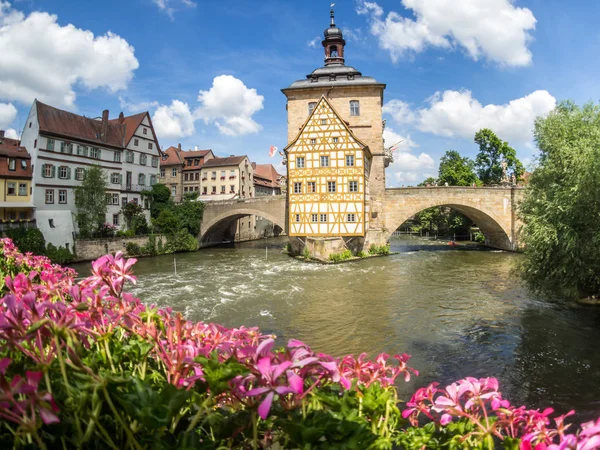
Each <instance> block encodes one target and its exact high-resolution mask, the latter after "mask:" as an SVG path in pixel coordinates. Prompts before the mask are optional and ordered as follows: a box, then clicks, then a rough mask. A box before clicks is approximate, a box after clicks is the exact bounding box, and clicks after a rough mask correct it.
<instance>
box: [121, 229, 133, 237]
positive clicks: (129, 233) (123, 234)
mask: <svg viewBox="0 0 600 450" xmlns="http://www.w3.org/2000/svg"><path fill="white" fill-rule="evenodd" d="M116 236H117V237H134V236H135V231H134V230H132V229H129V230H119V231H117V233H116Z"/></svg>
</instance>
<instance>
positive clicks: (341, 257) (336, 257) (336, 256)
mask: <svg viewBox="0 0 600 450" xmlns="http://www.w3.org/2000/svg"><path fill="white" fill-rule="evenodd" d="M352 256H354V255H352V252H351V251H350V250H348V249H346V250H344V251H343V252H341V253H332V254H331V255H329V261H331V262H334V263H339V262H342V261H347V260H349V259H350V258H352Z"/></svg>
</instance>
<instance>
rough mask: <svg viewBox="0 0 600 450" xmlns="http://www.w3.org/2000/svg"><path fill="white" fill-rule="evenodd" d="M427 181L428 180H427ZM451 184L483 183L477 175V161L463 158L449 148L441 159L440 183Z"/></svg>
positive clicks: (469, 184) (468, 184)
mask: <svg viewBox="0 0 600 450" xmlns="http://www.w3.org/2000/svg"><path fill="white" fill-rule="evenodd" d="M426 181H427V180H426ZM446 183H448V185H449V186H471V185H473V184H476V185H481V181H480V180H479V178H477V175H475V163H474V162H473V161H472V160H471V159H469V158H466V157H465V158H463V157H462V156H460V153H458V152H457V151H456V150H448V151H446V153H445V154H444V156H442V159H441V160H440V168H439V172H438V184H439V185H445V184H446Z"/></svg>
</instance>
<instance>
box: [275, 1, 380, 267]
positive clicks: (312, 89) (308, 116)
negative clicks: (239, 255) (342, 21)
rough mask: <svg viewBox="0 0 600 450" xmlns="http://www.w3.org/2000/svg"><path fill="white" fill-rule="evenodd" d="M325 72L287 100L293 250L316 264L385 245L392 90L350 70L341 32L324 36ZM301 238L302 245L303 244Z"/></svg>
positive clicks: (299, 85) (297, 85)
mask: <svg viewBox="0 0 600 450" xmlns="http://www.w3.org/2000/svg"><path fill="white" fill-rule="evenodd" d="M324 35H325V39H324V40H323V42H322V44H323V48H324V50H325V65H324V66H323V67H320V68H318V69H316V70H314V71H313V72H312V73H310V74H309V75H307V76H306V79H304V80H299V81H295V82H294V83H292V84H291V86H289V87H288V88H286V89H282V92H283V93H284V94H285V96H286V97H287V113H288V142H289V143H288V145H287V146H286V148H285V156H286V159H287V164H288V200H289V216H288V221H289V234H290V237H291V239H290V243H291V245H292V247H293V248H294V250H295V251H299V252H300V251H302V250H303V248H304V247H305V246H306V247H307V248H308V250H309V252H310V253H311V254H313V255H315V256H316V257H322V258H326V257H327V256H328V254H331V253H336V252H340V251H343V250H344V249H346V248H350V249H351V250H353V251H359V250H363V249H365V248H368V247H369V246H370V245H371V244H378V245H379V244H382V243H384V242H381V241H382V239H383V230H382V225H381V224H382V217H381V215H382V214H383V211H382V210H381V205H382V201H383V196H384V192H385V176H384V170H385V167H386V166H387V164H389V161H390V158H389V156H386V152H385V151H384V142H383V127H384V124H383V121H382V105H383V91H384V89H385V84H382V83H379V82H378V81H377V80H375V79H374V78H371V77H367V76H363V75H362V73H360V72H359V71H358V70H356V69H355V68H354V67H351V66H347V65H345V57H344V50H345V45H346V42H345V41H344V38H343V35H342V31H341V30H340V29H339V28H338V27H336V25H335V21H334V13H333V10H331V24H330V26H329V28H327V29H326V30H325V33H324ZM298 238H299V239H298Z"/></svg>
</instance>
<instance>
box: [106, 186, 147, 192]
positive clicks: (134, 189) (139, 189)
mask: <svg viewBox="0 0 600 450" xmlns="http://www.w3.org/2000/svg"><path fill="white" fill-rule="evenodd" d="M111 188H112V186H111ZM120 188H121V189H123V190H126V191H132V192H142V191H147V190H149V189H150V185H149V184H125V185H122V184H121V185H120Z"/></svg>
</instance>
